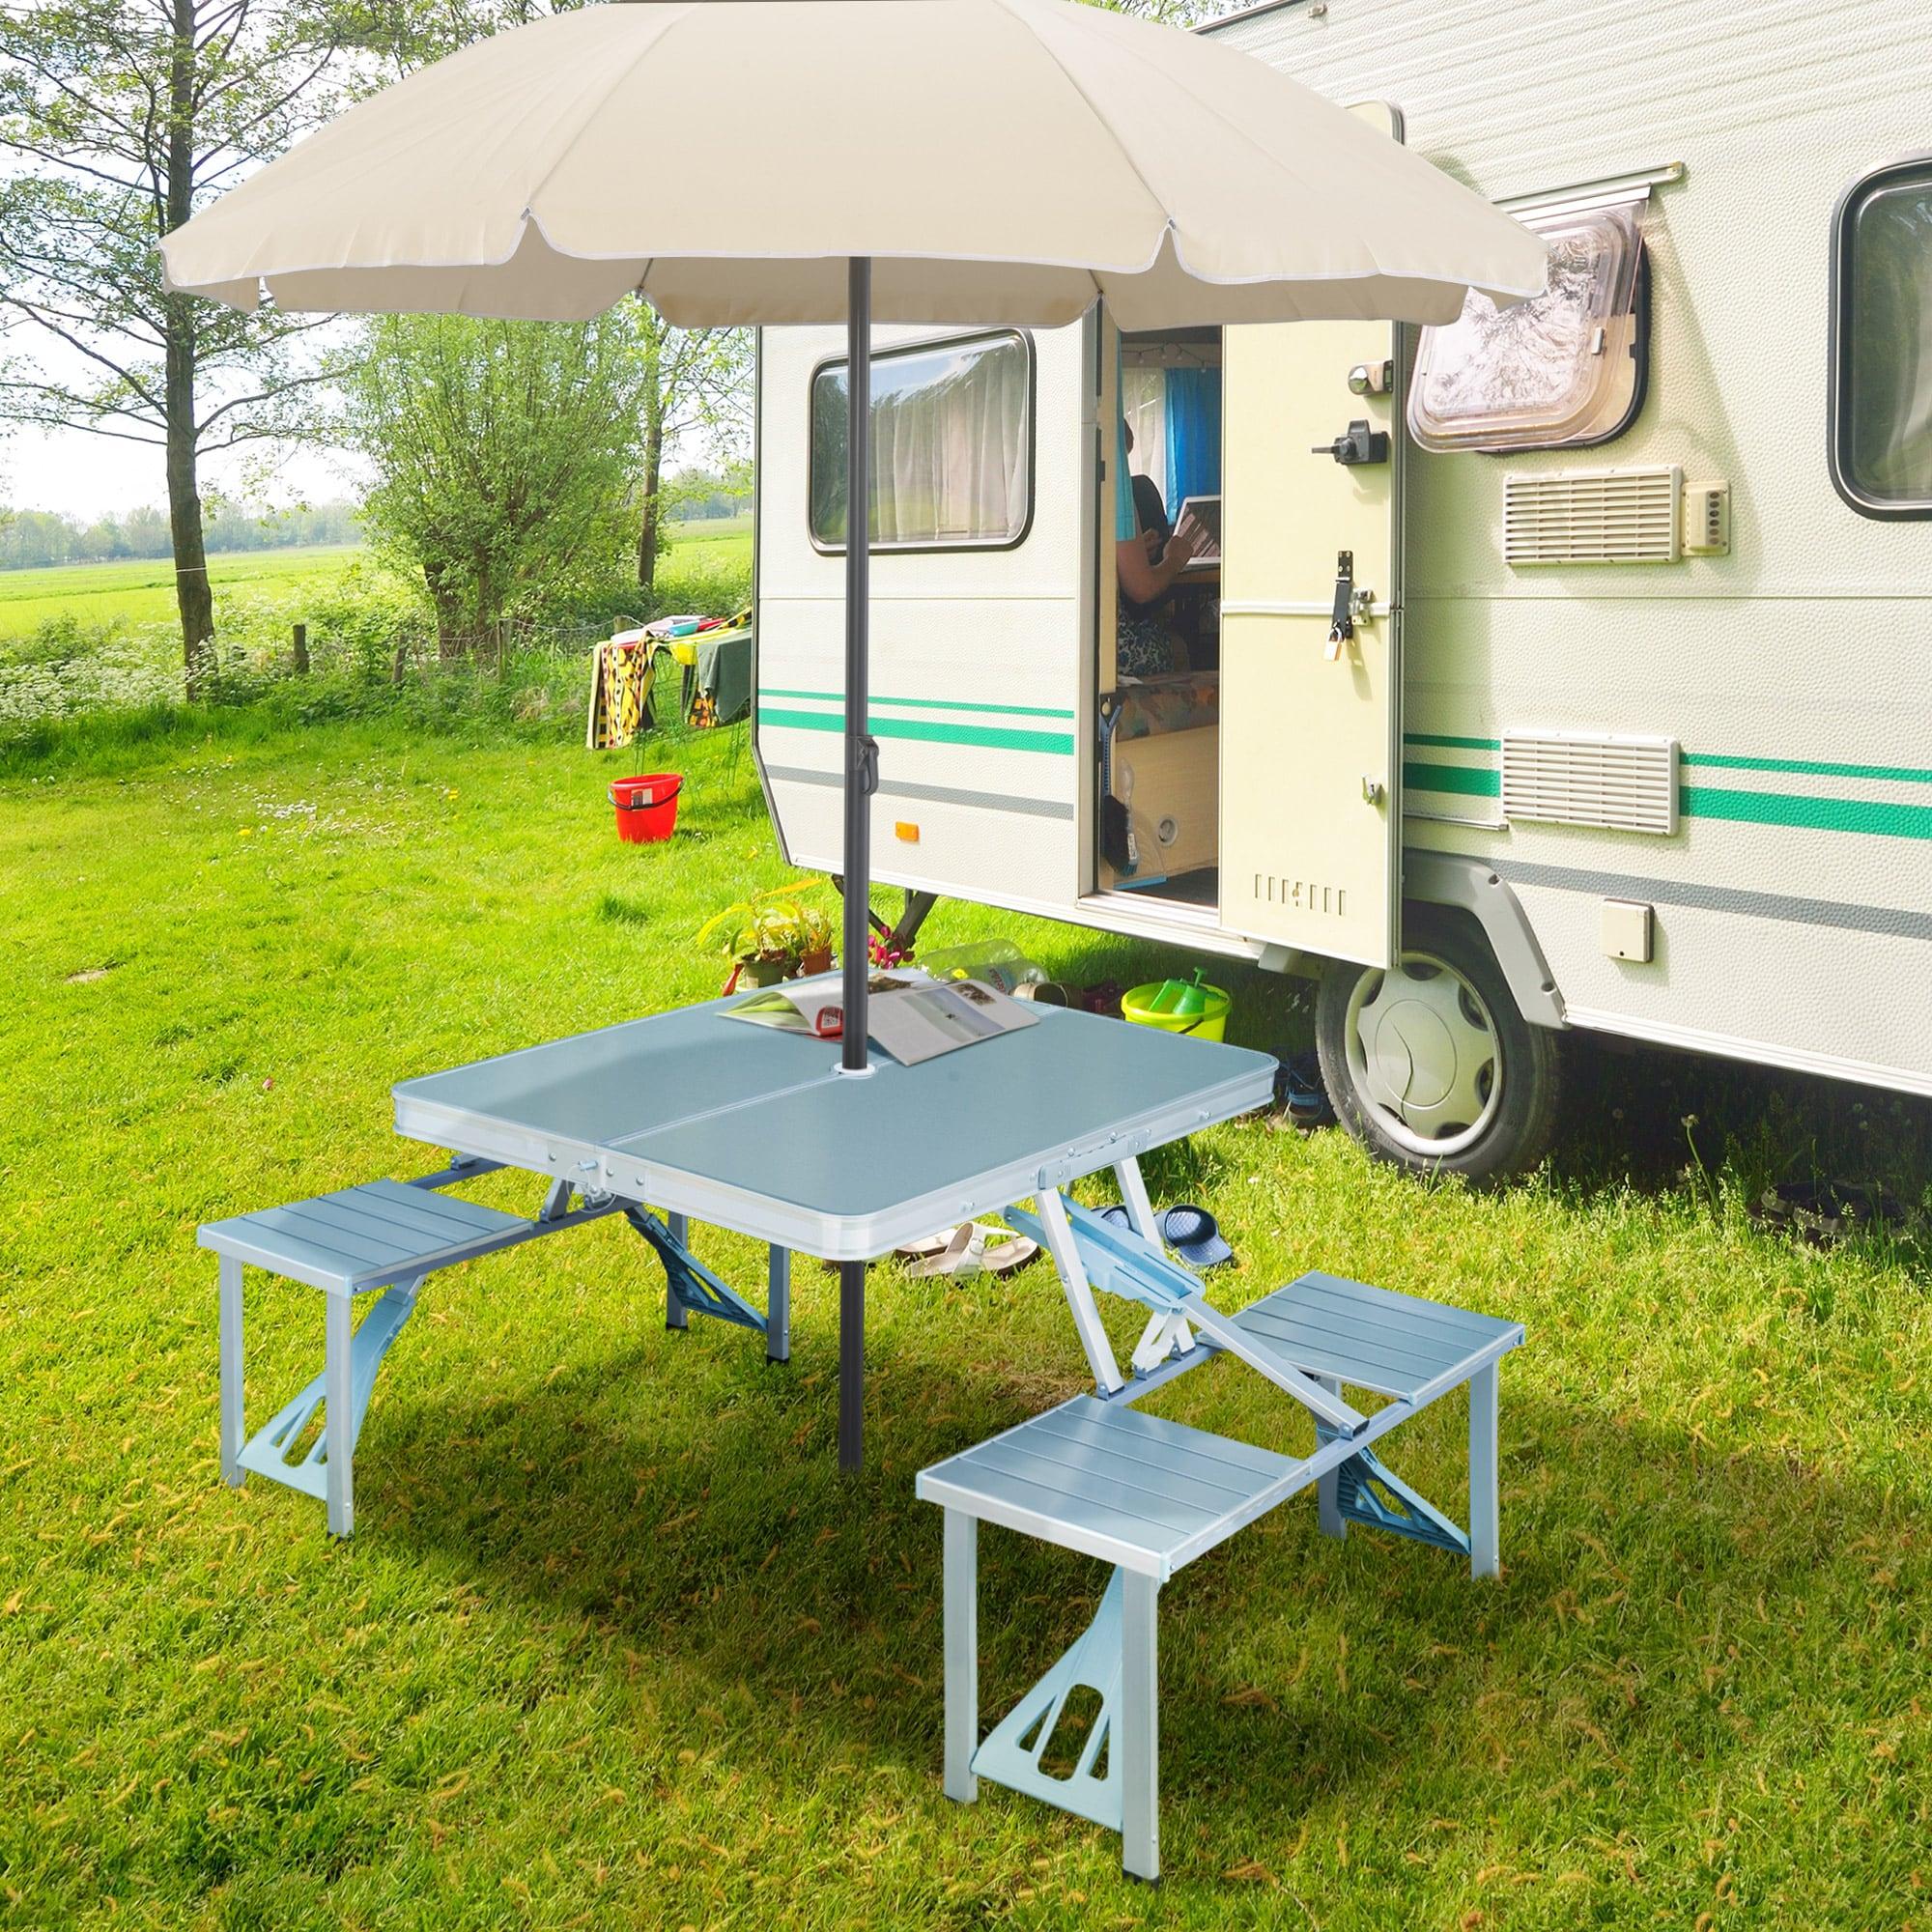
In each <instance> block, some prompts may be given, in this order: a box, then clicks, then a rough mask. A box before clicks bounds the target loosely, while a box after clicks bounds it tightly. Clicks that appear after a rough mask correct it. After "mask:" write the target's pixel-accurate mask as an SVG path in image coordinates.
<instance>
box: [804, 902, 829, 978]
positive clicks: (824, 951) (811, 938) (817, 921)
mask: <svg viewBox="0 0 1932 1932" xmlns="http://www.w3.org/2000/svg"><path fill="white" fill-rule="evenodd" d="M835 937H836V933H835V931H834V927H833V923H832V915H831V914H830V913H829V912H827V911H826V909H825V908H824V907H823V906H817V905H802V906H800V907H799V909H798V970H799V977H800V978H801V979H806V980H809V979H810V978H811V976H812V975H813V974H814V973H829V972H830V971H831V970H832V943H833V940H834V938H835Z"/></svg>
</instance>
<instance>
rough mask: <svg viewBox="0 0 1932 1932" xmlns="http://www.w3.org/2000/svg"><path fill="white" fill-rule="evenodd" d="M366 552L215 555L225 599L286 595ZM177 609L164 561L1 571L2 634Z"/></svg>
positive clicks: (150, 618)
mask: <svg viewBox="0 0 1932 1932" xmlns="http://www.w3.org/2000/svg"><path fill="white" fill-rule="evenodd" d="M366 554H367V553H366V552H365V551H364V550H363V549H362V547H361V546H360V545H359V544H298V545H294V546H291V547H290V548H289V549H287V550H265V551H237V552H233V553H231V554H227V555H215V556H211V557H210V558H209V560H208V567H209V577H210V581H211V582H213V585H214V592H215V597H216V600H217V604H218V601H219V599H220V596H221V593H222V592H223V591H224V590H246V591H251V592H257V593H261V594H266V595H281V594H284V593H286V592H289V591H292V590H295V589H297V588H298V586H300V585H303V584H313V583H316V582H319V581H326V580H327V579H330V578H333V577H337V576H339V575H340V574H341V573H342V572H343V571H344V570H345V569H347V568H348V566H349V565H350V564H351V563H352V562H354V561H355V558H357V557H359V556H363V555H366ZM174 614H175V567H174V564H173V562H172V561H171V560H170V559H168V558H166V557H162V558H159V559H158V560H146V561H140V560H129V561H128V562H124V563H65V564H59V565H56V566H54V567H53V568H52V569H48V570H6V571H0V638H7V637H23V636H25V635H26V634H27V633H28V632H30V631H33V630H34V629H35V628H36V627H37V626H39V625H41V624H43V623H44V622H45V621H46V620H47V619H48V618H50V617H72V618H75V619H76V620H78V621H79V622H81V623H83V624H105V623H111V622H112V621H114V620H115V619H116V618H119V619H122V620H123V621H125V622H127V623H129V624H146V623H154V622H168V621H170V620H172V618H173V617H174Z"/></svg>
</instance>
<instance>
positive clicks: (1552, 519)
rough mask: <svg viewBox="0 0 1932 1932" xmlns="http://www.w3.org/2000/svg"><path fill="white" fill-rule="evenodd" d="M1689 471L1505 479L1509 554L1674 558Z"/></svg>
mask: <svg viewBox="0 0 1932 1932" xmlns="http://www.w3.org/2000/svg"><path fill="white" fill-rule="evenodd" d="M1682 478H1683V471H1682V470H1680V469H1678V468H1677V467H1676V466H1675V465H1674V464H1673V465H1667V466H1660V467H1659V468H1657V469H1559V470H1556V471H1553V472H1552V473H1550V474H1549V475H1547V476H1506V477H1504V479H1503V557H1504V559H1505V561H1507V562H1509V563H1512V564H1514V565H1515V566H1516V567H1517V568H1518V569H1519V570H1520V569H1522V568H1523V567H1524V566H1525V565H1531V564H1539V563H1675V562H1676V561H1677V559H1678V555H1679V548H1678V528H1677V504H1678V497H1679V485H1680V483H1681V481H1682Z"/></svg>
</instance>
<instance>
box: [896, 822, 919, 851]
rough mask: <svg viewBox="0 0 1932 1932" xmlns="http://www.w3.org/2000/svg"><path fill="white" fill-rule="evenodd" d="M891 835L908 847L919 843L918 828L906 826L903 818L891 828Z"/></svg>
mask: <svg viewBox="0 0 1932 1932" xmlns="http://www.w3.org/2000/svg"><path fill="white" fill-rule="evenodd" d="M893 833H894V836H895V837H896V838H903V839H904V840H905V842H906V843H907V844H908V845H917V844H918V843H919V827H918V826H917V825H911V824H908V823H907V822H906V820H904V819H903V818H902V819H900V820H899V822H898V823H897V824H896V825H895V826H894V827H893Z"/></svg>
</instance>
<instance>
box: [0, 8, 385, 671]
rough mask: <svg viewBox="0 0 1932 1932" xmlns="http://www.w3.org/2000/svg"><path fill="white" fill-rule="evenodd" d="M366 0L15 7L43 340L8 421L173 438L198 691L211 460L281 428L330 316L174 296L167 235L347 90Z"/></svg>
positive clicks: (9, 240)
mask: <svg viewBox="0 0 1932 1932" xmlns="http://www.w3.org/2000/svg"><path fill="white" fill-rule="evenodd" d="M362 24H363V22H362V21H361V19H360V17H359V16H358V15H357V14H355V13H354V12H353V11H352V5H351V0H341V4H340V6H339V7H338V5H337V4H335V0H316V4H309V3H308V0H282V4H280V5H273V6H271V5H270V4H269V0H31V3H30V4H29V5H27V6H26V7H25V8H24V9H23V8H20V7H18V6H17V5H15V6H9V7H7V8H6V9H5V10H4V11H0V150H4V151H5V152H6V153H8V154H10V155H11V156H13V158H14V163H15V167H14V171H13V172H12V173H11V174H10V175H9V176H8V177H7V178H6V179H5V180H0V316H5V317H7V318H10V319H11V320H12V321H13V322H14V324H15V325H16V329H15V333H16V339H19V338H22V337H24V338H26V339H29V340H34V341H36V342H37V343H38V346H39V347H40V348H41V349H42V350H43V351H44V352H45V353H44V355H42V356H40V357H38V358H36V362H35V365H34V366H31V367H27V368H21V367H20V366H18V365H17V364H14V365H10V366H8V367H7V368H5V369H4V370H0V414H4V415H6V416H10V417H12V418H13V419H14V421H17V422H26V423H31V424H35V425H38V426H40V427H42V428H45V429H81V430H86V431H90V432H92V433H93V434H95V435H97V436H101V437H106V438H118V439H121V440H127V441H131V442H142V443H150V444H155V445H157V446H159V447H160V448H161V449H163V450H164V451H165V454H166V469H167V490H168V517H169V525H170V534H171V538H172V543H173V550H174V558H175V587H176V602H177V606H178V609H179V611H180V615H181V631H182V657H183V666H184V670H185V682H186V688H187V695H188V696H189V697H190V698H192V697H194V696H198V695H199V694H200V692H201V689H202V687H203V684H204V682H205V680H206V676H207V672H208V668H209V663H210V640H211V639H212V638H213V634H214V607H213V595H212V593H211V591H210V588H209V582H208V571H207V557H206V554H205V549H204V543H203V532H202V513H201V497H200V489H199V465H200V461H201V459H202V458H203V457H204V456H206V455H208V454H210V453H211V452H213V451H216V450H223V449H230V448H233V447H235V446H236V445H237V444H240V443H245V442H250V441H254V440H260V439H264V438H269V439H274V438H284V437H287V436H289V435H290V434H291V433H293V432H294V431H296V430H297V429H298V428H299V427H300V426H301V424H302V423H303V421H304V419H305V417H306V414H307V409H308V405H309V403H310V400H311V391H312V388H313V386H314V385H315V384H318V383H320V382H321V381H323V380H324V373H323V371H322V370H321V369H320V368H319V367H318V366H317V365H316V364H315V361H314V358H313V357H311V356H309V355H306V354H305V353H304V344H303V340H302V338H303V337H304V336H305V335H306V334H307V333H308V332H309V331H310V330H312V329H314V328H316V327H320V326H322V321H326V320H327V319H326V318H324V319H321V320H320V321H319V320H318V319H317V318H313V317H300V318H296V317H289V316H278V315H275V314H272V313H270V314H268V315H265V316H259V317H248V316H242V315H240V314H237V313H235V312H233V311H231V310H228V309H224V308H219V307H216V306H215V305H214V304H213V303H209V302H203V301H198V300H195V299H193V298H188V297H183V296H170V295H166V294H164V293H163V292H162V289H161V279H160V262H159V258H158V255H157V253H156V243H157V242H158V241H159V240H160V238H161V237H162V236H163V235H166V234H167V233H169V232H170V231H171V230H172V229H175V228H178V227H180V226H181V224H182V223H183V222H185V220H186V219H187V218H188V216H189V215H190V214H191V213H193V212H194V211H195V209H196V208H197V207H198V206H200V204H201V203H202V202H204V201H205V200H207V199H208V198H209V197H210V196H212V195H213V194H214V193H216V192H218V191H219V190H220V189H221V188H222V187H223V186H225V185H229V184H231V183H232V182H233V181H234V180H235V179H236V178H237V177H238V176H239V175H241V173H243V172H244V171H245V170H247V169H248V168H249V167H251V166H252V165H254V164H255V163H256V162H258V161H260V160H262V159H265V158H266V157H268V156H270V155H273V154H275V153H277V152H278V151H279V150H280V149H281V148H283V147H285V146H286V145H287V144H288V142H289V140H290V139H291V138H292V137H293V136H294V135H295V134H296V133H298V131H300V129H301V128H303V127H304V126H305V125H307V123H308V122H310V121H311V120H313V119H315V118H317V117H318V116H320V115H322V114H324V113H326V112H327V111H328V109H329V108H330V107H332V106H333V105H334V104H336V101H337V99H339V93H338V85H337V83H338V80H339V78H340V74H339V68H340V59H339V57H340V56H341V55H342V53H343V52H344V50H345V49H346V48H347V47H348V46H349V45H350V44H351V43H352V41H353V39H354V36H355V33H356V32H357V31H358V29H359V27H360V26H361V25H362Z"/></svg>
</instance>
